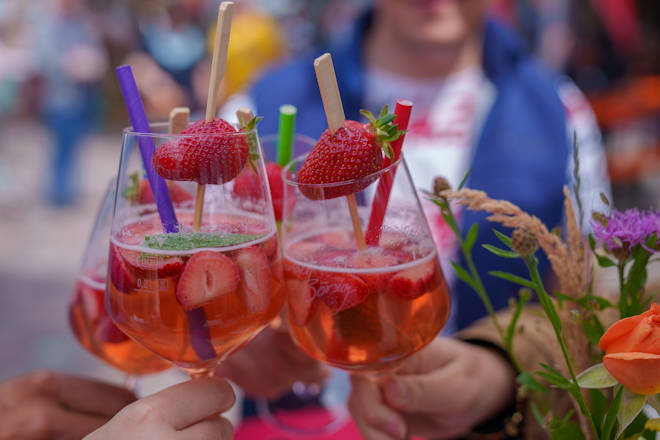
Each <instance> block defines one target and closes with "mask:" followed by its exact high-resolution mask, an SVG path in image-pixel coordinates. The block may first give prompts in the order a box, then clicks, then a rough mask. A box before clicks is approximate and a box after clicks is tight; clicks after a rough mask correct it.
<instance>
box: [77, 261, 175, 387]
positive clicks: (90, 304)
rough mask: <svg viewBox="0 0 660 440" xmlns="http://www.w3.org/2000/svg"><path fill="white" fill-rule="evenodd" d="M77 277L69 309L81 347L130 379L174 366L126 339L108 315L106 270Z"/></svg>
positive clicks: (100, 265)
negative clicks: (105, 298) (105, 300)
mask: <svg viewBox="0 0 660 440" xmlns="http://www.w3.org/2000/svg"><path fill="white" fill-rule="evenodd" d="M106 266H107V264H106V263H105V262H102V263H100V264H98V265H97V267H98V268H99V270H96V271H94V273H87V274H86V273H83V274H81V275H80V276H79V277H78V280H77V281H76V285H75V287H74V291H73V295H72V301H71V304H70V307H69V323H70V325H71V330H72V331H73V334H74V336H75V337H76V339H77V340H78V342H79V343H80V345H81V346H82V347H83V348H84V349H85V350H87V351H88V352H90V353H91V354H93V355H94V356H96V357H98V358H99V359H101V360H102V361H104V362H106V363H107V364H109V365H112V366H113V367H115V368H117V369H118V370H120V371H122V372H124V373H126V374H127V375H129V376H138V375H143V374H150V373H157V372H159V371H163V370H166V369H168V368H170V367H171V364H170V363H169V362H167V361H165V360H163V359H161V358H160V357H158V356H156V355H155V354H154V353H153V352H151V351H149V350H147V349H146V348H144V347H143V346H142V345H140V344H138V343H137V342H135V341H134V340H133V339H131V338H129V337H128V336H126V334H125V333H123V332H122V331H121V330H119V328H117V326H116V325H115V324H114V323H113V322H112V320H111V319H110V316H109V315H108V313H107V312H106V308H105V303H104V300H103V296H104V294H105V287H106V285H105V272H106V271H105V268H106Z"/></svg>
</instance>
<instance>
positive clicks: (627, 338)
mask: <svg viewBox="0 0 660 440" xmlns="http://www.w3.org/2000/svg"><path fill="white" fill-rule="evenodd" d="M600 349H601V350H603V351H604V352H605V357H604V358H603V364H605V368H606V369H607V371H609V373H610V374H611V375H612V376H614V378H615V379H616V380H618V381H619V383H621V384H622V385H623V386H624V387H626V388H627V389H629V390H630V391H632V392H634V393H637V394H657V393H660V305H658V304H656V303H653V304H652V305H651V308H650V309H649V310H648V311H646V312H644V313H642V314H641V315H637V316H631V317H630V318H625V319H622V320H620V321H617V322H615V323H614V324H613V325H612V326H611V327H610V328H609V329H607V331H606V332H605V334H604V335H603V337H602V338H600Z"/></svg>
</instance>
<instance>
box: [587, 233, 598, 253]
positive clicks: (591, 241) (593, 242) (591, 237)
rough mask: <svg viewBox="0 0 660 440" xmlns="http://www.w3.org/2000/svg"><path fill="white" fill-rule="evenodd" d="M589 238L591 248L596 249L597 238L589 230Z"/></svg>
mask: <svg viewBox="0 0 660 440" xmlns="http://www.w3.org/2000/svg"><path fill="white" fill-rule="evenodd" d="M587 237H588V238H589V247H590V248H591V250H592V251H595V250H596V239H595V238H594V235H593V234H592V233H591V232H589V235H587Z"/></svg>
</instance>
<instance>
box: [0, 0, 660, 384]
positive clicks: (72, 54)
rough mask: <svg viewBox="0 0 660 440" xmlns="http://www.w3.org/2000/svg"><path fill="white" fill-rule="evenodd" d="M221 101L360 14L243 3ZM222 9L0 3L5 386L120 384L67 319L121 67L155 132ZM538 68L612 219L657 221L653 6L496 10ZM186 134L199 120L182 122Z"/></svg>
mask: <svg viewBox="0 0 660 440" xmlns="http://www.w3.org/2000/svg"><path fill="white" fill-rule="evenodd" d="M236 3H237V6H238V7H237V10H236V12H235V15H234V21H233V27H232V39H231V41H230V53H229V62H228V71H227V73H226V77H225V79H224V81H223V85H222V90H221V92H220V93H221V96H222V99H223V100H224V99H226V98H227V97H229V96H230V95H232V94H234V93H236V92H239V91H241V90H243V89H245V88H247V87H249V85H250V83H251V81H253V80H254V78H256V77H257V76H258V75H259V74H260V72H261V71H262V70H263V69H265V68H267V67H268V66H269V65H271V64H272V63H277V62H281V61H282V60H284V59H286V58H287V57H289V56H291V55H293V54H296V53H299V52H301V51H305V50H308V49H310V48H311V47H313V46H314V45H315V44H317V43H319V42H321V41H323V40H324V39H329V38H334V37H337V36H341V34H342V33H343V32H345V31H346V30H347V27H348V26H349V25H350V23H351V21H352V19H353V18H354V17H355V16H357V15H358V14H359V13H360V12H361V11H362V10H363V8H365V7H368V5H369V1H368V0H253V1H248V0H238V1H237V2H236ZM218 4H219V0H213V1H209V0H141V1H137V0H30V1H26V0H0V240H1V242H2V252H0V295H1V297H2V300H3V303H2V306H1V307H0V380H3V379H6V378H8V377H10V376H13V375H16V374H18V373H20V372H22V371H26V370H29V369H33V368H38V367H47V368H57V369H64V370H69V371H77V372H82V373H85V374H92V375H95V376H97V377H106V378H111V379H116V380H118V379H119V377H120V375H119V374H118V373H115V372H113V371H112V370H111V369H110V368H109V367H104V366H103V365H102V364H101V363H100V362H98V361H96V360H95V359H93V358H92V357H91V356H89V355H88V354H87V353H85V352H84V351H83V349H82V348H80V347H79V346H78V345H77V343H76V342H75V340H74V338H73V336H72V335H71V334H70V330H69V327H68V320H67V307H68V302H69V299H70V295H71V290H72V288H73V284H74V279H75V276H76V271H77V269H78V267H79V264H80V260H81V257H82V251H83V249H84V247H85V243H86V240H87V238H88V234H89V231H90V229H91V226H92V222H93V215H94V213H95V212H96V210H97V208H98V205H99V203H100V199H101V196H102V193H103V191H104V190H105V188H106V186H107V184H108V181H109V179H110V178H111V177H112V176H113V175H114V174H116V172H117V162H118V158H119V153H120V130H121V127H123V126H125V125H127V121H128V116H127V114H126V111H125V109H124V107H123V102H122V100H121V95H120V92H119V88H118V86H117V83H116V81H115V77H114V67H115V66H117V65H119V64H124V63H130V64H131V65H132V66H133V69H134V72H135V74H136V77H137V82H138V85H139V86H140V90H141V92H142V94H143V100H144V103H145V106H146V109H147V113H148V116H149V119H150V120H165V119H166V118H167V115H168V113H169V111H170V109H171V108H172V107H174V106H181V105H187V106H189V107H191V109H192V110H193V113H201V112H202V111H203V108H204V106H205V102H206V94H207V90H206V87H207V83H208V71H209V63H210V55H209V52H210V51H209V48H210V45H211V43H210V42H212V41H213V35H214V31H215V29H214V25H215V18H216V11H217V7H218ZM493 14H494V15H496V16H497V17H498V18H499V19H500V20H502V21H504V22H506V23H508V24H509V25H510V26H511V27H513V28H515V29H517V30H518V31H519V32H520V34H521V35H522V36H523V37H524V39H525V41H526V42H527V44H528V45H529V48H530V50H531V51H533V52H534V53H535V54H536V55H537V56H538V57H539V59H540V60H541V61H542V62H543V63H545V64H546V65H547V66H548V67H549V68H551V69H553V70H554V71H556V72H559V73H562V74H565V75H568V76H570V77H571V78H572V79H573V80H574V82H575V83H576V84H577V85H578V87H580V89H581V90H582V91H583V92H584V93H585V94H586V96H587V98H588V101H589V103H590V104H591V106H592V107H593V109H594V111H595V114H596V117H597V120H598V123H599V125H600V128H601V130H602V131H603V134H604V143H605V148H606V151H607V157H608V167H609V172H610V176H611V179H612V184H613V198H614V204H615V206H616V207H618V208H619V209H624V208H627V207H630V206H639V207H641V208H656V207H658V206H660V173H659V172H658V171H659V170H660V2H658V1H657V0H495V1H494V2H493ZM193 117H194V118H195V117H196V115H193Z"/></svg>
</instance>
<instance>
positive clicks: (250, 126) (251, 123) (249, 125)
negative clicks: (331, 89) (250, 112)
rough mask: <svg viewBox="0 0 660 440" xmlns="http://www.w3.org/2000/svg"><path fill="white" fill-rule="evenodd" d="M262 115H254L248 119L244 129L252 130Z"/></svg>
mask: <svg viewBox="0 0 660 440" xmlns="http://www.w3.org/2000/svg"><path fill="white" fill-rule="evenodd" d="M263 118H264V117H263V116H255V117H254V118H252V119H250V120H249V121H248V123H247V124H245V131H252V130H254V129H255V127H256V126H257V124H258V123H259V122H261V120H262V119H263Z"/></svg>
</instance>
